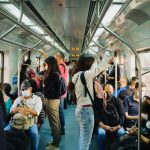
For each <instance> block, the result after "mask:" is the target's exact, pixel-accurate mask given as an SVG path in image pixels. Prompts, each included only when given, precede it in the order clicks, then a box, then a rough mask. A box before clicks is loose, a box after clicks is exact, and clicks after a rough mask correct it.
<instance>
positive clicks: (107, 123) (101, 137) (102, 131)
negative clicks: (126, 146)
mask: <svg viewBox="0 0 150 150" xmlns="http://www.w3.org/2000/svg"><path fill="white" fill-rule="evenodd" d="M105 92H106V100H104V101H103V108H102V111H101V113H100V115H99V127H98V141H99V145H100V150H104V149H105V143H106V135H107V136H108V135H112V134H115V136H117V137H120V136H122V135H124V134H125V131H124V128H123V127H122V124H123V118H124V109H123V104H122V102H121V100H120V99H118V98H116V97H114V96H113V95H112V93H113V87H112V85H110V84H107V85H106V86H105Z"/></svg>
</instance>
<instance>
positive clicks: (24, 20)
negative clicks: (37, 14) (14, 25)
mask: <svg viewBox="0 0 150 150" xmlns="http://www.w3.org/2000/svg"><path fill="white" fill-rule="evenodd" d="M21 22H23V23H24V24H25V25H27V26H33V25H36V23H35V22H34V21H32V20H30V19H29V18H28V17H27V16H26V15H24V14H23V16H22V20H21Z"/></svg>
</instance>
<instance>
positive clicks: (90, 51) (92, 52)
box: [88, 50, 96, 55]
mask: <svg viewBox="0 0 150 150" xmlns="http://www.w3.org/2000/svg"><path fill="white" fill-rule="evenodd" d="M88 52H89V53H91V54H94V55H95V54H96V52H94V51H92V50H89V51H88Z"/></svg>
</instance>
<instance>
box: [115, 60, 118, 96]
mask: <svg viewBox="0 0 150 150" xmlns="http://www.w3.org/2000/svg"><path fill="white" fill-rule="evenodd" d="M117 78H118V71H117V62H116V61H115V96H116V97H117Z"/></svg>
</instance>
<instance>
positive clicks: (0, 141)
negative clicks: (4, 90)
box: [0, 91, 6, 150]
mask: <svg viewBox="0 0 150 150" xmlns="http://www.w3.org/2000/svg"><path fill="white" fill-rule="evenodd" d="M0 93H1V91H0ZM0 98H1V97H0ZM2 107H3V105H2V104H1V102H0V147H1V148H0V149H1V150H6V138H5V134H4V128H3V125H4V114H3V109H2Z"/></svg>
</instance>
